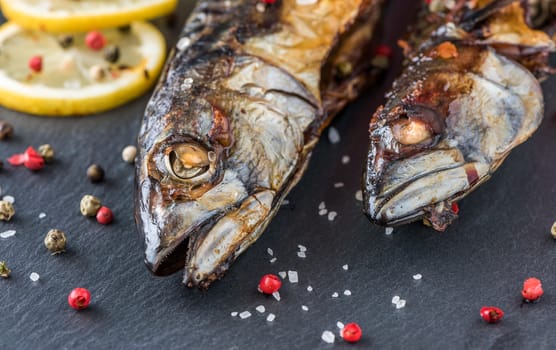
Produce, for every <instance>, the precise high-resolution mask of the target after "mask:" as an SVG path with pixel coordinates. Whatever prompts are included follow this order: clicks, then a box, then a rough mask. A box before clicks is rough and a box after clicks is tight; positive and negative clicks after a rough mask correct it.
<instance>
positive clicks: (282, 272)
mask: <svg viewBox="0 0 556 350" xmlns="http://www.w3.org/2000/svg"><path fill="white" fill-rule="evenodd" d="M278 276H280V277H282V279H286V276H287V274H286V271H280V272H278Z"/></svg>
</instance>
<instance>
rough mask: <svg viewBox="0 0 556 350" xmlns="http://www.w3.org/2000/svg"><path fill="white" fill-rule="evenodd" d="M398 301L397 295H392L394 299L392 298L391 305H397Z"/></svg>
mask: <svg viewBox="0 0 556 350" xmlns="http://www.w3.org/2000/svg"><path fill="white" fill-rule="evenodd" d="M398 301H400V296H399V295H394V297H393V298H392V304H397V303H398Z"/></svg>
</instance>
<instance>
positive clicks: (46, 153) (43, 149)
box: [39, 144, 54, 163]
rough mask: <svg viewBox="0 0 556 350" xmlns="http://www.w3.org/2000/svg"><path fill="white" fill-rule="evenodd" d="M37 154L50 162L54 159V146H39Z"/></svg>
mask: <svg viewBox="0 0 556 350" xmlns="http://www.w3.org/2000/svg"><path fill="white" fill-rule="evenodd" d="M39 154H40V155H41V156H42V157H43V158H44V161H45V162H47V163H50V162H52V161H53V160H54V148H52V146H50V145H49V144H45V145H41V146H39Z"/></svg>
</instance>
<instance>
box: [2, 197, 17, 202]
mask: <svg viewBox="0 0 556 350" xmlns="http://www.w3.org/2000/svg"><path fill="white" fill-rule="evenodd" d="M2 200H3V201H4V202H9V203H12V204H14V203H15V198H14V197H12V196H4V197H2Z"/></svg>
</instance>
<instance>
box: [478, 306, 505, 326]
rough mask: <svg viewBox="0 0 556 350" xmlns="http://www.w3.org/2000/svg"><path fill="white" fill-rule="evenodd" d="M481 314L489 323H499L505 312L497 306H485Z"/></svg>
mask: <svg viewBox="0 0 556 350" xmlns="http://www.w3.org/2000/svg"><path fill="white" fill-rule="evenodd" d="M480 314H481V317H482V318H483V320H485V321H486V322H488V323H497V322H498V321H500V320H501V319H502V317H504V311H502V309H500V308H498V307H496V306H484V307H482V308H481V311H480Z"/></svg>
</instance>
